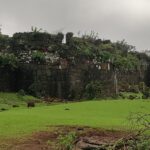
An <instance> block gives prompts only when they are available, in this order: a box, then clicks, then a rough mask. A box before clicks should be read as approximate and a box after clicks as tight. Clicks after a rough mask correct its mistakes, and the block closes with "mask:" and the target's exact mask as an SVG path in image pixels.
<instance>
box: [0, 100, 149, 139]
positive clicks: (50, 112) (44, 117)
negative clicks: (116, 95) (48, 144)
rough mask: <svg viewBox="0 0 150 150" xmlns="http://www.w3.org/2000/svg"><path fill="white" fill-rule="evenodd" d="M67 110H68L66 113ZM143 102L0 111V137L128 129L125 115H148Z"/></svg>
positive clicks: (85, 104) (147, 106)
mask: <svg viewBox="0 0 150 150" xmlns="http://www.w3.org/2000/svg"><path fill="white" fill-rule="evenodd" d="M66 108H67V110H66ZM149 108H150V101H146V100H133V101H131V100H101V101H85V102H77V103H68V104H59V105H53V106H37V107H35V108H31V109H28V108H25V107H19V108H13V109H10V110H7V111H4V112H0V137H1V138H2V137H18V136H22V135H26V134H31V133H32V132H35V131H40V130H45V129H47V127H49V126H51V125H82V126H91V127H100V128H106V129H129V128H130V127H131V124H129V121H128V119H127V118H128V116H129V115H130V113H133V112H149V113H150V109H149Z"/></svg>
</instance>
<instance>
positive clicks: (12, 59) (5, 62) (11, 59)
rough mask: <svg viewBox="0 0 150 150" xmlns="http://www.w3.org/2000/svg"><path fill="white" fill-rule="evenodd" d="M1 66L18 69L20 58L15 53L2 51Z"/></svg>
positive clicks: (0, 56)
mask: <svg viewBox="0 0 150 150" xmlns="http://www.w3.org/2000/svg"><path fill="white" fill-rule="evenodd" d="M0 67H2V68H9V69H16V68H17V67H18V59H17V57H16V56H15V55H14V54H9V53H1V54H0Z"/></svg>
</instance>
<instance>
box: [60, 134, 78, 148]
mask: <svg viewBox="0 0 150 150" xmlns="http://www.w3.org/2000/svg"><path fill="white" fill-rule="evenodd" d="M76 138H77V136H76V133H75V132H70V133H68V134H67V135H60V136H59V137H58V145H59V149H60V150H72V149H73V147H74V142H75V140H76Z"/></svg>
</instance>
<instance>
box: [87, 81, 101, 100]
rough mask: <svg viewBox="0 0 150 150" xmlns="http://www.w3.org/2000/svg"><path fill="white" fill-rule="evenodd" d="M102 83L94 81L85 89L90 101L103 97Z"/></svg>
mask: <svg viewBox="0 0 150 150" xmlns="http://www.w3.org/2000/svg"><path fill="white" fill-rule="evenodd" d="M101 90H102V83H101V82H100V81H92V82H90V83H89V84H87V85H86V87H85V96H86V97H87V98H88V99H93V98H98V97H101Z"/></svg>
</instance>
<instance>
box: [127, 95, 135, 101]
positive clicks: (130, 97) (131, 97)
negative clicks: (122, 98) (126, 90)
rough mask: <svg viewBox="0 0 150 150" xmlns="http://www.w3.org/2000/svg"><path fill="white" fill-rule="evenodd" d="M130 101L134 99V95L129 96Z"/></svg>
mask: <svg viewBox="0 0 150 150" xmlns="http://www.w3.org/2000/svg"><path fill="white" fill-rule="evenodd" d="M128 98H129V99H130V100H133V99H135V98H136V95H129V97H128Z"/></svg>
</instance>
